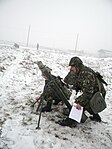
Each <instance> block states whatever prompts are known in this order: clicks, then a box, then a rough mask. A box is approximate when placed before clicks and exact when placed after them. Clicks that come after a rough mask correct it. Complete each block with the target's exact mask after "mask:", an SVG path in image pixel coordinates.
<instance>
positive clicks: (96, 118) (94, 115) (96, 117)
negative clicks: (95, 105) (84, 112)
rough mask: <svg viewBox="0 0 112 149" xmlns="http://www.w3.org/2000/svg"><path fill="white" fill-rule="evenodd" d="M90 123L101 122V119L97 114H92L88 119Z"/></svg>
mask: <svg viewBox="0 0 112 149" xmlns="http://www.w3.org/2000/svg"><path fill="white" fill-rule="evenodd" d="M89 118H90V119H91V120H92V121H96V122H101V117H100V116H99V114H93V116H90V117H89Z"/></svg>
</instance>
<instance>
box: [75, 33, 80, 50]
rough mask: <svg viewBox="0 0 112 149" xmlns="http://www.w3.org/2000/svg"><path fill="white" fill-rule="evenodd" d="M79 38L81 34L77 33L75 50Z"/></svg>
mask: <svg viewBox="0 0 112 149" xmlns="http://www.w3.org/2000/svg"><path fill="white" fill-rule="evenodd" d="M78 38H79V34H77V37H76V43H75V52H76V51H77V44H78Z"/></svg>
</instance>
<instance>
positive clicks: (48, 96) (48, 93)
mask: <svg viewBox="0 0 112 149" xmlns="http://www.w3.org/2000/svg"><path fill="white" fill-rule="evenodd" d="M37 64H38V67H39V69H40V70H41V72H42V76H43V78H44V79H45V86H44V89H43V93H42V94H43V95H44V99H45V100H46V101H47V105H46V106H45V107H43V108H42V112H50V111H51V106H52V103H53V100H54V103H53V104H54V105H57V104H58V103H59V102H60V101H61V99H60V98H59V97H58V95H57V94H56V92H55V91H54V89H53V87H52V81H51V80H50V79H49V78H48V76H47V75H46V73H45V71H47V72H48V73H51V69H50V68H49V67H47V66H45V65H43V63H42V62H41V61H39V62H38V63H37ZM52 77H53V78H55V76H54V75H52ZM36 99H37V100H38V99H39V97H37V98H36Z"/></svg>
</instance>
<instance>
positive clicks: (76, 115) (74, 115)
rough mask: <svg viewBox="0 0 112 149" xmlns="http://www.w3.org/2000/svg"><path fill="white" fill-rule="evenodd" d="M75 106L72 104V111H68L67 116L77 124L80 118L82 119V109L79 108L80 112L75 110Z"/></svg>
mask: <svg viewBox="0 0 112 149" xmlns="http://www.w3.org/2000/svg"><path fill="white" fill-rule="evenodd" d="M75 105H76V104H74V105H73V106H72V109H71V111H70V114H69V118H71V119H73V120H75V121H77V122H78V123H80V121H81V118H82V113H83V107H81V109H80V110H78V109H76V107H75Z"/></svg>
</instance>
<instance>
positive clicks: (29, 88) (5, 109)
mask: <svg viewBox="0 0 112 149" xmlns="http://www.w3.org/2000/svg"><path fill="white" fill-rule="evenodd" d="M75 55H76V54H75V53H73V52H70V53H69V51H68V52H64V51H63V52H62V51H56V50H48V49H39V50H38V51H37V50H36V49H34V48H32V49H31V48H22V47H20V48H19V49H16V48H14V47H13V46H7V45H0V148H1V149H2V148H3V149H7V148H10V149H83V148H85V149H111V148H112V98H111V97H112V91H111V90H112V58H95V57H88V56H80V58H81V59H82V60H83V62H84V64H85V65H87V66H90V67H91V68H93V69H94V70H96V71H99V72H100V73H101V74H102V75H103V76H104V79H105V80H106V82H107V83H108V84H109V85H108V86H107V87H106V90H107V95H106V102H107V106H108V107H107V109H105V110H104V111H103V112H101V113H100V115H101V117H102V122H101V123H97V122H93V121H90V119H89V118H88V120H87V121H86V122H85V123H84V124H79V125H77V127H75V128H70V127H63V126H60V125H58V124H56V123H55V121H56V120H58V119H61V118H63V115H62V113H61V112H62V111H61V110H60V109H61V108H62V105H59V106H53V110H52V112H50V113H42V117H41V122H40V127H41V129H36V127H37V122H38V115H36V114H34V113H32V108H31V102H32V101H34V100H35V97H36V96H39V95H40V94H41V92H42V90H43V86H44V80H43V78H42V76H41V72H40V70H39V69H38V67H37V64H36V63H35V62H36V61H39V60H41V61H42V62H43V63H44V64H46V65H47V66H48V67H50V68H51V69H52V74H54V75H56V76H61V77H62V78H64V77H65V76H66V74H67V73H68V71H69V67H68V63H69V60H70V58H71V57H73V56H75ZM37 106H38V105H35V108H34V109H33V112H34V111H35V109H36V107H37Z"/></svg>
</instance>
